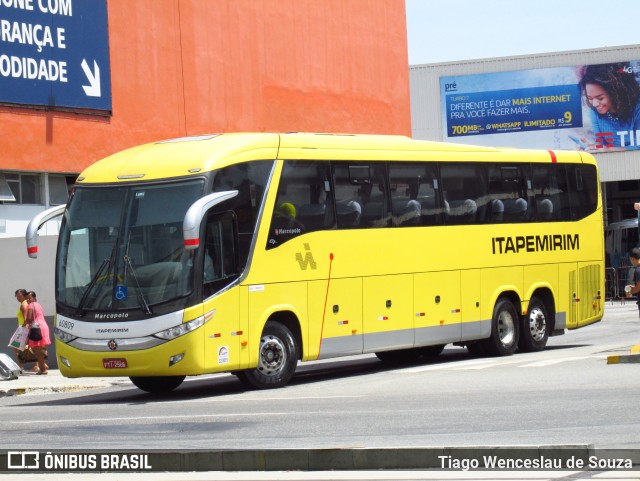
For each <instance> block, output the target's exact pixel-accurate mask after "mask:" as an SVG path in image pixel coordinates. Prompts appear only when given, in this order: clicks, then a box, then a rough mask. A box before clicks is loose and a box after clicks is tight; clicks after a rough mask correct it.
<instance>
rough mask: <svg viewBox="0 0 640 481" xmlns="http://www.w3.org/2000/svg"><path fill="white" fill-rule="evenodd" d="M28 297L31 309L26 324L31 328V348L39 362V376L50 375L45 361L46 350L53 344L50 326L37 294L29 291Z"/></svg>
mask: <svg viewBox="0 0 640 481" xmlns="http://www.w3.org/2000/svg"><path fill="white" fill-rule="evenodd" d="M28 296H29V297H28V300H29V309H28V311H27V317H26V321H25V322H26V325H27V327H28V328H29V348H30V349H31V350H32V351H33V353H34V354H35V356H36V359H37V360H38V368H39V371H38V373H37V374H49V366H47V364H46V362H45V359H44V358H45V352H46V348H47V346H48V345H50V344H51V339H50V337H49V325H48V324H47V321H46V319H45V318H44V311H43V310H42V306H41V305H40V303H39V302H38V300H37V299H36V293H35V292H33V291H29V293H28ZM38 329H39V330H40V335H37V331H38ZM34 334H36V335H34Z"/></svg>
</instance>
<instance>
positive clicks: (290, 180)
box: [267, 160, 334, 249]
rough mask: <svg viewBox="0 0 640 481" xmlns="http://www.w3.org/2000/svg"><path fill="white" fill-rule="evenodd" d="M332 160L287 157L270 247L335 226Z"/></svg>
mask: <svg viewBox="0 0 640 481" xmlns="http://www.w3.org/2000/svg"><path fill="white" fill-rule="evenodd" d="M331 195H332V192H331V182H330V167H329V162H322V161H303V160H286V161H284V165H283V168H282V175H281V176H280V184H279V185H278V194H277V196H276V202H275V206H274V209H273V213H272V215H271V224H270V226H269V238H268V240H267V249H272V248H274V247H276V246H278V245H280V244H282V243H284V242H286V241H288V240H289V239H293V238H294V237H297V236H299V235H302V234H304V233H306V232H313V231H317V230H324V229H331V228H332V227H333V226H334V215H333V207H332V202H331Z"/></svg>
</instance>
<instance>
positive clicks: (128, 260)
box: [124, 254, 153, 315]
mask: <svg viewBox="0 0 640 481" xmlns="http://www.w3.org/2000/svg"><path fill="white" fill-rule="evenodd" d="M124 265H125V268H127V267H128V268H129V272H131V277H133V281H134V282H135V284H136V297H137V298H138V303H139V304H140V307H141V308H142V311H143V312H144V313H145V314H147V315H151V314H153V312H151V309H150V308H149V303H148V302H147V300H146V299H145V297H144V294H143V293H142V288H141V287H140V282H139V281H138V276H137V274H136V269H135V268H134V267H133V262H132V261H131V257H129V256H128V255H126V254H125V256H124Z"/></svg>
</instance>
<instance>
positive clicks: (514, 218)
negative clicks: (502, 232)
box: [488, 164, 531, 223]
mask: <svg viewBox="0 0 640 481" xmlns="http://www.w3.org/2000/svg"><path fill="white" fill-rule="evenodd" d="M488 176H489V177H488V187H489V198H490V204H489V207H490V209H489V218H488V222H490V223H500V222H515V223H517V222H524V221H526V220H528V219H529V215H530V212H531V209H530V208H529V204H530V199H529V197H528V192H527V189H526V187H525V182H524V178H523V176H522V173H521V170H520V166H518V165H509V164H495V165H489V167H488Z"/></svg>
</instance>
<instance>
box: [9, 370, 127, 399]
mask: <svg viewBox="0 0 640 481" xmlns="http://www.w3.org/2000/svg"><path fill="white" fill-rule="evenodd" d="M124 384H127V385H130V386H133V384H131V381H129V378H127V377H79V378H68V377H64V376H63V375H62V374H60V371H59V370H58V369H49V374H47V375H46V376H40V375H37V374H35V373H29V372H26V373H24V374H21V375H20V377H19V378H18V379H13V380H11V381H2V380H0V397H5V396H16V395H18V394H27V393H29V394H38V393H46V392H68V391H84V390H87V389H95V388H102V387H109V386H116V385H124Z"/></svg>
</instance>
